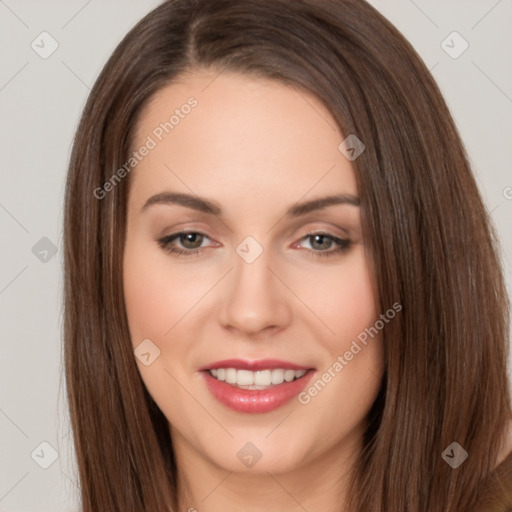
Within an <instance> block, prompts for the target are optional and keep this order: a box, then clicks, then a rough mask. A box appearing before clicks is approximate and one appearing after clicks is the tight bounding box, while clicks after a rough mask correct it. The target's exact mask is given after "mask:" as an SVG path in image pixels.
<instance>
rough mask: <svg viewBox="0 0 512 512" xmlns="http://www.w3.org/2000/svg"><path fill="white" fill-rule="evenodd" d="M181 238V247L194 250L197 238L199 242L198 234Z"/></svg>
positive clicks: (188, 234)
mask: <svg viewBox="0 0 512 512" xmlns="http://www.w3.org/2000/svg"><path fill="white" fill-rule="evenodd" d="M183 237H184V243H183V245H184V246H185V247H189V248H192V249H195V248H196V246H195V242H197V238H199V240H200V237H201V235H200V234H199V233H186V234H185V235H183ZM200 241H201V240H200ZM199 245H201V243H199ZM190 246H192V247H190Z"/></svg>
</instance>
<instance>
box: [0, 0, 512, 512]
mask: <svg viewBox="0 0 512 512" xmlns="http://www.w3.org/2000/svg"><path fill="white" fill-rule="evenodd" d="M159 3H160V2H159V1H156V0H151V1H150V0H144V1H142V0H139V1H135V0H131V1H127V0H124V1H122V0H89V1H86V0H60V1H46V2H42V1H36V0H30V1H22V0H0V170H1V180H2V181H1V185H2V186H1V188H0V228H1V233H2V238H1V248H2V251H1V265H0V315H1V324H0V325H1V329H2V330H1V338H0V339H1V345H0V347H1V348H0V350H1V352H0V365H1V373H0V433H1V434H0V510H1V511H3V512H14V511H23V512H27V511H38V512H40V511H52V512H58V511H75V510H77V496H78V495H77V488H76V473H75V466H74V456H73V450H72V445H71V444H70V436H69V423H68V416H67V409H66V404H65V399H64V384H63V377H62V371H63V367H62V362H61V349H62V345H61V321H62V313H61V289H62V277H61V268H62V251H61V249H62V228H61V225H62V204H63V190H64V179H65V174H66V165H67V162H68V158H69V152H70V147H71V143H72V137H73V133H74V130H75V128H76V125H77V122H78V118H79V115H80V112H81V109H82V107H83V105H84V102H85V100H86V97H87V95H88V93H89V90H90V88H91V86H92V84H93V83H94V80H95V79H96V77H97V75H98V73H99V71H100V69H101V67H102V66H103V64H104V63H105V61H106V59H107V58H108V56H109V55H110V53H111V52H112V50H113V49H114V47H115V46H116V45H117V43H118V42H119V41H120V40H121V38H122V37H123V36H124V34H125V33H126V32H127V31H128V30H129V29H130V27H132V26H133V25H134V24H135V23H136V22H137V21H138V20H139V19H140V18H141V17H142V16H143V15H144V14H145V13H146V12H148V11H150V10H151V9H152V8H153V7H155V6H156V5H158V4H159ZM371 3H372V4H373V5H374V6H375V7H377V8H378V9H379V10H380V11H381V12H382V13H383V14H384V15H385V16H386V17H387V18H388V19H389V20H391V21H392V22H393V23H394V24H395V25H396V26H397V28H398V29H399V30H401V31H402V33H403V34H404V35H405V36H406V37H407V38H408V39H409V40H410V41H411V43H412V44H413V46H414V47H415V48H416V50H417V51H418V52H419V54H420V55H421V56H422V58H423V59H424V61H425V63H426V64H427V66H428V67H429V68H430V69H431V70H432V72H433V75H434V77H435V78H436V80H437V82H438V84H439V85H440V87H441V90H442V91H443V93H444V95H445V98H446V99H447V102H448V104H449V107H450V109H451V111H452V114H453V116H454V118H455V120H456V123H457V125H458V127H459V130H460V133H461V135H462V138H463V140H464V143H465V145H466V148H467V151H468V153H469V156H470V159H471V162H472V164H473V166H474V171H475V173H476V175H477V179H478V183H479V186H480V189H481V192H482V194H483V196H484V199H485V201H486V204H487V207H488V209H489V211H490V212H491V215H492V218H493V220H494V222H495V224H496V225H497V227H498V233H499V235H500V237H501V241H502V246H503V261H504V266H505V272H506V277H507V282H508V284H509V290H510V289H511V287H510V283H511V282H512V277H511V255H512V243H511V237H510V227H509V226H510V219H511V218H512V215H511V213H512V176H511V173H510V169H511V164H512V162H511V160H512V155H511V143H512V115H511V110H512V79H511V78H512V67H511V64H510V63H511V62H512V55H511V54H512V2H511V0H499V1H496V0H472V1H471V0H457V1H455V0H450V1H446V0H436V1H432V0H430V1H427V0H423V1H420V0H414V1H412V0H396V1H392V2H391V1H387V2H386V1H385V0H372V1H371ZM43 31H47V32H49V33H50V34H51V36H52V37H53V38H54V39H55V40H56V41H57V42H58V45H59V46H58V48H57V50H56V51H55V52H54V53H53V54H52V55H51V56H49V57H48V58H47V59H43V58H41V57H40V56H39V55H38V54H37V53H36V52H35V51H34V50H33V49H32V47H31V43H32V41H34V40H35V41H36V43H37V42H38V41H40V38H38V36H39V35H40V34H41V32H43ZM453 31H457V32H458V33H459V34H460V35H461V36H462V37H463V38H464V40H466V41H467V43H468V44H469V47H468V49H467V50H466V51H465V52H464V53H463V54H462V55H461V56H460V57H458V58H456V59H454V58H452V57H450V56H449V55H448V54H447V53H446V52H445V51H444V49H443V47H442V46H441V44H442V42H443V41H444V40H445V39H446V38H447V36H449V35H450V34H451V33H452V32H453ZM39 44H40V46H42V43H39ZM48 44H49V43H48V40H47V43H46V45H45V48H46V49H48V47H49V46H48ZM444 44H445V45H449V46H452V47H453V48H452V49H451V50H450V51H451V52H454V51H457V50H458V49H460V48H461V46H460V44H461V41H460V40H457V36H455V39H454V38H453V36H452V37H450V38H448V39H447V40H446V42H445V43H444ZM43 237H47V238H48V239H49V240H50V241H51V243H53V244H54V245H55V246H56V249H57V253H56V255H55V256H53V257H51V254H52V253H51V252H49V253H47V254H46V255H45V253H44V252H43V250H42V249H39V250H35V253H36V254H34V252H33V251H32V248H33V247H34V246H35V245H36V244H37V243H38V242H39V241H40V239H41V238H43ZM39 243H40V244H43V246H44V244H45V243H46V244H48V242H39ZM37 247H39V246H36V249H37ZM43 249H44V247H43ZM45 257H46V258H47V259H48V261H46V262H45V261H41V258H43V260H44V258H45ZM42 442H46V443H49V444H50V445H51V446H53V448H54V449H55V451H56V453H57V454H58V458H57V459H56V460H55V462H54V463H53V464H52V465H50V466H49V467H48V469H43V468H42V467H40V464H43V465H44V464H45V463H48V462H50V461H51V459H50V458H49V457H50V456H51V449H49V448H48V446H47V445H43V446H40V444H41V443H42ZM34 450H35V452H34ZM31 454H33V458H32V457H31Z"/></svg>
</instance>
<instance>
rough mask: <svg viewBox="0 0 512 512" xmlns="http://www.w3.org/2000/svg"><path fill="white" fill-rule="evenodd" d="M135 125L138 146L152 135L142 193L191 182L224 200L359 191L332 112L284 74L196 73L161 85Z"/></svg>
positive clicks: (137, 183) (141, 167) (137, 182)
mask: <svg viewBox="0 0 512 512" xmlns="http://www.w3.org/2000/svg"><path fill="white" fill-rule="evenodd" d="M135 133H136V135H135V138H134V141H133V148H134V150H137V148H140V147H142V146H143V145H148V143H149V141H150V140H151V141H152V142H151V143H149V144H150V145H151V146H152V149H151V150H150V151H149V152H148V154H147V156H145V157H144V158H143V159H142V160H141V161H140V163H138V165H137V167H136V169H135V170H134V171H132V175H131V180H132V188H133V194H132V195H135V196H138V195H141V196H143V195H148V194H151V193H157V192H161V191H162V189H164V188H167V189H176V188H179V189H180V190H185V189H187V188H188V189H189V190H187V191H188V192H190V191H193V192H195V193H198V194H201V195H207V196H212V197H216V198H217V199H218V200H219V201H221V202H222V201H223V200H224V199H225V200H229V198H233V197H240V196H247V194H251V195H255V194H256V195H259V196H260V197H261V198H263V197H265V198H266V199H270V195H269V194H275V195H276V196H278V195H279V196H280V197H283V198H284V199H286V200H287V201H289V200H298V199H300V198H301V197H303V196H304V195H305V194H308V191H311V194H312V195H319V194H321V193H325V192H329V193H335V192H343V193H349V194H354V195H356V194H357V189H356V182H355V175H354V171H353V168H352V165H351V163H350V162H349V161H348V160H347V159H346V158H345V157H344V156H343V155H342V154H341V153H340V151H339V149H338V146H339V144H340V143H341V142H342V140H343V138H344V137H343V135H342V134H341V132H340V131H339V128H338V127H337V124H336V122H335V121H334V119H333V117H332V115H331V114H330V112H329V111H328V110H327V109H326V108H325V107H324V106H323V105H322V104H321V103H320V101H319V100H317V99H316V98H315V97H313V96H312V95H310V94H307V93H305V92H304V91H299V90H297V89H295V88H292V87H290V86H287V85H285V84H283V83H281V82H278V81H275V80H270V79H263V78H260V77H253V76H248V75H242V74H237V73H232V72H229V73H228V72H222V73H220V74H219V73H218V71H217V72H214V71H195V72H192V73H189V74H187V75H184V76H182V77H180V78H179V80H178V81H176V82H174V83H172V84H171V85H168V86H166V87H165V88H163V89H161V90H160V91H158V92H157V93H156V94H155V95H154V97H153V98H152V100H151V101H150V102H149V104H148V105H147V106H146V107H145V109H144V110H143V112H142V113H141V116H140V119H139V123H138V126H137V127H136V132H135ZM317 192H318V193H317ZM142 200H143V198H142V197H141V198H140V201H142ZM140 201H138V202H140Z"/></svg>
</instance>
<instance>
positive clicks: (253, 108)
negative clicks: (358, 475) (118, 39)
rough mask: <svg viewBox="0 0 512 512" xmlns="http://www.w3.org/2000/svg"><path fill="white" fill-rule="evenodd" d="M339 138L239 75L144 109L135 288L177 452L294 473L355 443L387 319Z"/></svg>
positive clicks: (310, 109) (177, 88)
mask: <svg viewBox="0 0 512 512" xmlns="http://www.w3.org/2000/svg"><path fill="white" fill-rule="evenodd" d="M215 77H216V78H215ZM191 98H192V99H191ZM187 105H188V106H187ZM173 114H174V118H171V116H172V115H173ZM166 122H167V125H166V124H165V123H166ZM343 139H344V136H343V135H342V134H341V133H340V131H339V130H338V128H337V127H336V124H335V121H334V119H333V118H332V116H331V115H330V113H329V112H328V111H327V110H326V109H325V107H323V106H322V105H321V104H320V103H319V101H317V100H316V99H315V98H314V97H312V96H309V95H306V94H305V93H304V92H300V93H299V92H297V91H296V90H294V89H292V88H290V87H288V86H286V85H283V84H281V83H280V82H277V81H272V80H264V79H261V78H255V77H248V76H243V75H241V74H240V75H238V74H231V73H226V72H225V73H222V74H220V75H218V76H217V74H216V73H208V72H206V71H201V72H200V71H197V72H194V73H190V74H188V75H186V76H184V77H182V78H181V80H180V81H179V82H176V83H174V84H172V85H170V86H167V87H166V88H164V89H162V90H160V91H159V92H158V93H157V94H156V95H155V96H154V98H153V99H152V101H151V102H150V103H149V104H148V105H147V107H146V108H145V110H144V111H143V113H142V116H141V118H140V120H139V124H138V126H137V133H136V137H135V141H134V150H137V151H139V149H140V148H141V147H142V146H146V147H147V148H149V149H148V150H147V151H144V150H140V151H139V156H140V157H141V158H140V162H139V163H138V164H137V165H136V167H135V168H134V169H133V170H132V171H131V174H130V180H131V183H130V193H129V202H128V225H127V239H126V245H125V252H124V270H123V272H124V293H125V301H126V309H127V315H128V320H129V327H130V334H131V342H132V345H133V349H134V350H135V355H136V356H137V359H136V361H137V365H138V368H139V371H140V374H141V376H142V379H143V381H144V384H145V385H146V387H147V389H148V391H149V393H150V394H151V396H152V397H153V399H154V400H155V402H156V403H157V404H158V406H159V407H160V409H161V411H162V412H163V414H164V415H165V416H166V418H167V419H168V421H169V426H170V432H171V436H172V440H173V444H174V448H175V450H176V452H177V453H179V454H186V453H188V454H192V453H193V454H194V456H195V457H199V458H200V459H201V460H203V461H205V463H207V464H213V465H215V466H216V467H220V468H223V469H225V470H227V471H236V472H244V471H255V472H258V471H261V472H265V471H274V472H286V471H292V470H294V469H297V468H300V467H305V466H306V465H308V464H313V463H314V462H315V461H320V460H323V461H325V460H328V459H329V457H331V460H332V457H335V459H336V460H340V457H345V458H347V459H348V458H349V457H351V456H352V455H353V454H354V452H355V451H356V450H357V449H358V448H359V447H360V441H361V435H362V432H363V430H364V427H365V421H366V416H367V414H368V411H369V409H370V407H371V405H372V403H373V402H374V400H375V398H376V396H377V393H378V390H379V388H380V385H381V378H382V373H383V357H382V344H381V340H380V334H373V333H374V331H375V330H377V331H378V329H375V328H374V331H371V333H372V334H373V335H368V331H365V329H368V328H370V327H372V326H374V325H375V323H376V322H377V321H378V319H379V316H380V313H381V312H380V311H377V308H376V303H377V297H376V295H375V290H374V288H373V286H372V280H371V273H370V262H369V260H368V259H367V256H366V254H365V245H364V240H363V238H362V232H361V221H360V208H359V206H358V199H357V197H358V190H357V187H356V179H355V174H354V169H353V167H352V164H351V162H350V161H349V160H348V159H347V158H346V157H345V156H344V155H343V154H342V153H341V152H340V150H339V149H338V146H339V144H340V143H341V142H342V141H343ZM143 153H144V154H145V155H142V154H143ZM324 198H332V199H330V200H329V201H326V202H323V203H321V202H318V200H320V199H324ZM381 323H382V322H381ZM183 457H185V455H183ZM258 457H260V458H259V460H257V459H258ZM178 459H179V457H178ZM254 461H256V462H254Z"/></svg>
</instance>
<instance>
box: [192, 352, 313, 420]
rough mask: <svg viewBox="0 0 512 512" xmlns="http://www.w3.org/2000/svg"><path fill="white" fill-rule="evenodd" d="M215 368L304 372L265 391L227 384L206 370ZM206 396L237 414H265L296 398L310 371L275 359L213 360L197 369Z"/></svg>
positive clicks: (308, 377)
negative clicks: (209, 395) (208, 395)
mask: <svg viewBox="0 0 512 512" xmlns="http://www.w3.org/2000/svg"><path fill="white" fill-rule="evenodd" d="M217 368H236V369H237V370H251V371H257V370H269V369H274V368H283V369H285V370H288V369H289V370H308V371H307V372H306V373H305V374H304V375H303V376H302V377H300V378H299V379H296V380H293V381H292V382H286V381H285V382H283V383H282V384H278V385H275V386H272V387H270V388H268V389H258V390H252V389H240V388H238V387H235V386H233V385H231V384H228V383H226V382H223V381H219V380H217V379H216V378H215V377H212V375H211V374H210V372H209V371H208V370H214V369H217ZM200 370H201V372H202V375H203V376H204V379H205V381H206V385H207V387H208V389H209V391H210V393H211V394H212V395H213V396H214V397H215V398H216V399H217V400H218V401H219V402H220V403H222V404H224V405H225V406H227V407H229V408H230V409H233V410H234V411H237V412H244V413H265V412H270V411H273V410H274V409H277V408H279V407H281V406H282V405H284V404H285V403H287V402H288V401H290V400H291V399H292V398H293V397H295V396H297V395H298V394H299V393H300V392H301V391H302V390H303V389H304V388H305V387H306V384H307V383H308V382H309V381H310V379H311V377H312V376H313V374H314V373H315V372H314V369H312V368H310V367H307V366H300V365H297V364H294V363H289V362H286V361H279V360H277V359H264V360H259V361H246V360H242V359H227V360H224V361H216V362H215V363H211V364H208V365H205V366H203V367H201V368H200Z"/></svg>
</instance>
